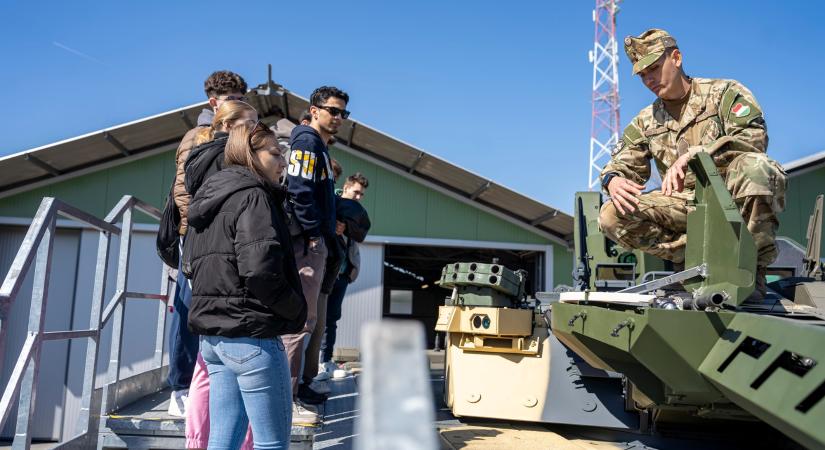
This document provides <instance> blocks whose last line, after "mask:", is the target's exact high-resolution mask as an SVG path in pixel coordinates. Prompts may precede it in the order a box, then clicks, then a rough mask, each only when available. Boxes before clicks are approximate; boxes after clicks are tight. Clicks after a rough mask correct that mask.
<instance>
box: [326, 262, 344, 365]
mask: <svg viewBox="0 0 825 450" xmlns="http://www.w3.org/2000/svg"><path fill="white" fill-rule="evenodd" d="M348 285H349V277H347V276H346V275H344V274H341V275H338V278H337V279H336V280H335V284H333V285H332V291H330V293H329V296H328V297H327V326H326V330H325V332H324V339H323V340H322V341H321V361H322V362H329V361H332V350H333V349H334V347H335V335H336V333H337V331H338V321H339V320H340V319H341V312H342V311H343V306H344V295H346V293H347V286H348Z"/></svg>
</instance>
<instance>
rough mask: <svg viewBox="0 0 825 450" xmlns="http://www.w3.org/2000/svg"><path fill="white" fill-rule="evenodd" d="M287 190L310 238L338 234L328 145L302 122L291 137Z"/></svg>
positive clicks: (295, 211) (296, 215)
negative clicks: (336, 231)
mask: <svg viewBox="0 0 825 450" xmlns="http://www.w3.org/2000/svg"><path fill="white" fill-rule="evenodd" d="M289 143H290V148H291V149H292V150H291V152H290V154H289V161H288V165H287V176H286V179H287V190H288V191H289V196H290V199H291V201H292V207H293V212H294V214H295V218H296V219H297V221H298V224H299V225H300V226H301V229H302V230H303V234H304V236H306V237H307V238H315V237H319V236H325V237H326V238H327V239H332V238H333V237H334V236H335V183H334V182H333V180H332V176H331V175H332V166H331V165H330V162H329V151H328V150H327V145H326V143H324V141H323V140H322V139H321V136H320V135H318V132H317V131H315V129H313V128H312V127H309V126H306V125H298V126H297V127H295V128H294V129H293V130H292V134H291V135H290V137H289Z"/></svg>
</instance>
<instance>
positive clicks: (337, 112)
mask: <svg viewBox="0 0 825 450" xmlns="http://www.w3.org/2000/svg"><path fill="white" fill-rule="evenodd" d="M316 108H321V109H324V110H326V111H327V112H328V113H329V115H331V116H332V117H335V116H341V118H342V119H346V118H347V117H349V111H347V110H346V109H341V108H336V107H334V106H317V107H316Z"/></svg>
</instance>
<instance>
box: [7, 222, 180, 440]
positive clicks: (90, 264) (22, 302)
mask: <svg viewBox="0 0 825 450" xmlns="http://www.w3.org/2000/svg"><path fill="white" fill-rule="evenodd" d="M25 234H26V228H25V227H22V226H0V274H3V275H5V274H6V273H7V271H8V269H9V267H10V266H11V263H12V261H13V260H14V257H15V255H16V254H17V250H18V248H19V246H20V244H21V243H22V241H23V237H24V236H25ZM56 235H57V238H56V239H55V245H54V249H53V264H52V272H51V277H50V280H49V290H48V298H47V304H46V323H45V328H46V331H66V330H84V329H89V322H90V312H91V301H92V295H91V294H92V286H93V283H94V276H95V273H94V272H95V261H96V258H97V245H98V236H99V233H98V232H96V231H92V230H81V229H76V228H58V230H57V233H56ZM154 242H155V235H154V233H152V232H140V231H137V232H135V233H134V234H133V241H132V252H131V259H130V263H131V264H130V266H129V277H128V284H127V287H128V289H127V290H129V291H132V292H147V293H158V292H160V285H161V263H160V260H158V258H157V255H156V253H155V249H154ZM109 249H110V252H109V270H108V273H107V283H106V291H105V295H104V302H105V303H108V302H109V301H110V300H111V298H112V296H113V295H114V293H115V279H116V274H117V258H118V249H119V243H118V239H117V238H116V237H115V238H113V239H112V241H111V245H110V247H109ZM33 273H34V266H31V268H30V270H29V272H28V274H27V275H26V278H25V281H24V283H23V286H22V288H21V289H20V292H19V293H18V295H17V297H16V298H15V301H14V303H13V304H12V308H11V311H10V314H9V320H8V321H7V323H8V327H9V329H8V337H7V341H6V348H5V349H3V350H4V351H3V370H2V374H0V381H2V385H3V386H5V385H6V384H8V380H9V378H10V375H11V371H12V368H13V367H14V365H15V363H16V361H17V358H18V356H19V354H20V350H21V348H22V346H23V342H24V341H25V338H26V331H27V324H28V317H29V310H30V304H31V292H32V281H33ZM160 306H161V305H159V304H158V302H157V301H156V300H127V303H126V310H125V316H124V327H123V346H122V358H121V379H123V378H127V377H130V376H132V375H136V374H139V373H142V372H146V371H148V370H151V369H152V368H153V367H152V359H153V357H154V350H155V348H154V345H155V330H156V324H157V317H158V312H159V311H158V308H159V307H160ZM164 308H165V307H164ZM166 317H167V319H168V317H170V316H169V315H166ZM166 325H167V331H166V333H167V334H168V325H169V323H168V320H167V324H166ZM111 329H112V325H111V320H110V321H109V322H108V323H107V325H106V326H105V327H104V329H103V332H102V334H101V339H100V348H99V357H98V366H97V374H96V379H97V385H98V386H100V385H102V384H104V382H105V379H104V377H105V376H106V370H107V368H108V363H109V351H110V339H111ZM86 346H87V340H86V339H75V340H72V341H54V342H46V343H44V346H43V351H42V353H41V359H40V361H41V366H40V375H39V377H40V378H39V381H38V387H37V397H36V405H35V418H34V428H33V433H32V437H33V438H34V439H47V440H60V439H68V438H70V437H72V436H73V435H74V433H75V430H76V426H77V417H78V414H79V411H80V395H81V393H82V390H83V380H84V373H83V371H84V364H85V358H86ZM15 418H16V415H15V414H14V413H12V415H11V416H10V417H9V420H8V423H7V424H6V427H5V428H4V429H3V430H2V433H0V436H2V437H4V438H8V437H10V436H13V435H14V426H15V422H16V420H15Z"/></svg>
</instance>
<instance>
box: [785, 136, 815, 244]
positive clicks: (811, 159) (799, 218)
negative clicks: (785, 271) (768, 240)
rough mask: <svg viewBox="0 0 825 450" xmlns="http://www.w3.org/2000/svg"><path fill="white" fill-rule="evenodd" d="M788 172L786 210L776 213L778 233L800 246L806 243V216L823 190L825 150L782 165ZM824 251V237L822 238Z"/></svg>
mask: <svg viewBox="0 0 825 450" xmlns="http://www.w3.org/2000/svg"><path fill="white" fill-rule="evenodd" d="M784 167H785V171H787V172H788V191H787V194H786V201H785V211H784V212H783V213H782V214H781V215H780V216H779V231H778V233H777V234H779V235H783V236H787V237H789V238H791V239H793V240H795V241H797V242H798V243H800V244H801V245H802V246H803V247H804V246H805V245H806V243H807V241H806V233H807V232H808V218H809V217H810V215H811V212H812V211H813V207H814V200H816V197H817V196H818V195H820V194H825V152H819V153H816V154H813V155H810V156H807V157H805V158H801V159H798V160H796V161H791V162H789V163H787V164H785V165H784ZM822 254H823V255H825V241H823V242H822Z"/></svg>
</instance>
